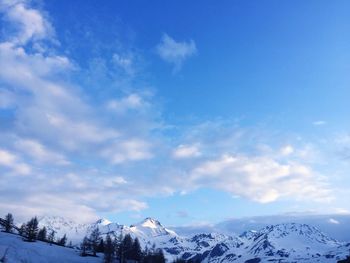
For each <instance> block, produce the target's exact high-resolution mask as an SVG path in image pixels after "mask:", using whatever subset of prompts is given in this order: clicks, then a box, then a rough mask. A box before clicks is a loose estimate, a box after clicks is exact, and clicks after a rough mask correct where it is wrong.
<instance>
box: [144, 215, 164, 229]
mask: <svg viewBox="0 0 350 263" xmlns="http://www.w3.org/2000/svg"><path fill="white" fill-rule="evenodd" d="M140 225H141V226H143V227H149V228H159V227H163V226H162V224H161V223H160V222H159V221H158V220H156V219H154V218H152V217H147V218H145V219H144V220H143V221H142V222H141V223H140Z"/></svg>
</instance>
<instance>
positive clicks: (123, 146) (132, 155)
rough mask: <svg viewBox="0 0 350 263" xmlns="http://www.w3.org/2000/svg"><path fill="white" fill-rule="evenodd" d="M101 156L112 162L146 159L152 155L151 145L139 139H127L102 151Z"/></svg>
mask: <svg viewBox="0 0 350 263" xmlns="http://www.w3.org/2000/svg"><path fill="white" fill-rule="evenodd" d="M102 156H104V157H105V158H108V159H109V160H110V161H111V162H112V163H113V164H120V163H124V162H127V161H140V160H147V159H151V158H152V157H153V154H152V153H151V145H150V144H149V143H148V142H146V141H143V140H140V139H135V138H134V139H128V140H125V141H121V142H116V143H114V144H112V145H111V146H109V147H106V148H105V149H104V150H103V151H102Z"/></svg>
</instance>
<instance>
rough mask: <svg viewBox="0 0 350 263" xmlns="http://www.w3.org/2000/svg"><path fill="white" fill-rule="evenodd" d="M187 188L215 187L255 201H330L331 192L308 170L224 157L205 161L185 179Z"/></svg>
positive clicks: (252, 158)
mask: <svg viewBox="0 0 350 263" xmlns="http://www.w3.org/2000/svg"><path fill="white" fill-rule="evenodd" d="M186 181H187V183H188V184H189V185H190V187H208V186H209V187H214V188H217V189H220V190H224V191H227V192H230V193H232V194H234V195H238V196H241V197H245V198H248V199H251V200H254V201H257V202H261V203H268V202H273V201H276V200H278V199H280V198H296V199H303V198H308V199H309V200H310V199H313V200H316V201H329V200H330V198H331V195H330V190H329V189H328V187H327V186H326V185H324V183H323V182H322V180H321V178H320V177H318V176H317V174H316V173H314V172H313V171H312V170H311V169H310V168H309V167H307V166H305V165H302V164H299V163H294V162H289V163H280V162H278V161H277V160H275V159H272V158H271V157H268V156H244V155H237V156H232V155H224V156H222V157H221V158H218V159H214V160H209V161H204V162H202V163H200V164H199V165H198V166H197V167H195V168H194V169H193V170H192V171H191V172H190V175H189V176H188V177H187V180H186Z"/></svg>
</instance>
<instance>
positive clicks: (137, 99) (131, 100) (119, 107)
mask: <svg viewBox="0 0 350 263" xmlns="http://www.w3.org/2000/svg"><path fill="white" fill-rule="evenodd" d="M147 106H148V103H147V102H146V101H145V100H144V99H143V98H142V97H141V96H140V95H139V94H135V93H132V94H129V95H128V96H126V97H123V98H121V99H119V100H111V101H109V102H108V104H107V107H108V108H109V109H111V110H113V111H116V112H118V113H125V112H126V111H128V110H138V109H143V108H144V107H147Z"/></svg>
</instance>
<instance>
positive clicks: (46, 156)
mask: <svg viewBox="0 0 350 263" xmlns="http://www.w3.org/2000/svg"><path fill="white" fill-rule="evenodd" d="M15 146H16V147H17V148H18V149H19V150H20V151H21V152H24V153H26V154H27V155H29V156H31V157H32V158H34V159H35V160H37V161H39V162H45V163H50V165H68V164H70V162H69V161H68V160H67V159H66V158H65V157H64V156H63V155H62V154H59V153H56V152H53V151H51V150H48V149H47V148H46V147H45V146H44V145H43V144H41V143H40V142H38V141H35V140H29V139H19V140H18V141H16V143H15Z"/></svg>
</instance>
